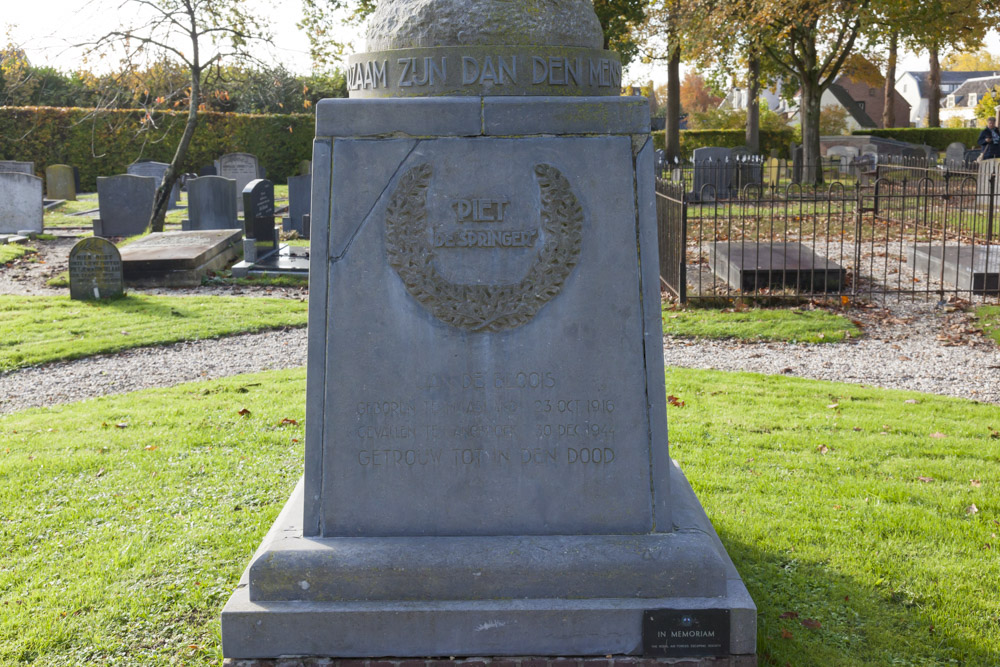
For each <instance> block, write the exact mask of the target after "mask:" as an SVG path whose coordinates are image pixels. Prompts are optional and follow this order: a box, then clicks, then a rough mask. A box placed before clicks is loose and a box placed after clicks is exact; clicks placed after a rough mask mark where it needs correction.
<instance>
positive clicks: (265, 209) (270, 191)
mask: <svg viewBox="0 0 1000 667" xmlns="http://www.w3.org/2000/svg"><path fill="white" fill-rule="evenodd" d="M243 234H244V235H245V236H246V237H247V238H248V239H253V240H254V246H255V247H256V249H257V258H258V259H262V258H264V257H265V256H267V255H268V254H269V253H272V252H274V251H275V250H277V249H278V242H277V237H276V235H275V228H274V183H272V182H271V181H268V180H266V179H263V178H258V179H256V180H253V181H250V182H249V183H248V184H247V185H246V187H245V188H243Z"/></svg>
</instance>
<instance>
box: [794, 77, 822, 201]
mask: <svg viewBox="0 0 1000 667" xmlns="http://www.w3.org/2000/svg"><path fill="white" fill-rule="evenodd" d="M818 78H819V77H818V75H817V77H816V79H818ZM801 84H802V102H801V106H800V107H799V120H800V122H801V126H802V183H803V184H804V185H813V184H821V183H822V182H823V169H822V165H821V164H820V155H819V150H820V149H819V112H820V100H821V98H822V96H823V91H822V89H820V85H819V81H817V80H815V79H812V78H810V77H808V76H804V77H802V80H801Z"/></svg>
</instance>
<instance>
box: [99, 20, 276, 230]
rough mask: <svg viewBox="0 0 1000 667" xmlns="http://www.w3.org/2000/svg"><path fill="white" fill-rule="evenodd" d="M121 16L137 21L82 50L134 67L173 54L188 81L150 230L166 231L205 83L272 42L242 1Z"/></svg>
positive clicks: (265, 30) (196, 121) (151, 216)
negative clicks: (230, 62) (228, 63)
mask: <svg viewBox="0 0 1000 667" xmlns="http://www.w3.org/2000/svg"><path fill="white" fill-rule="evenodd" d="M117 13H118V15H119V16H136V19H135V20H134V22H133V23H132V24H130V25H128V26H127V27H122V28H120V29H118V30H113V31H111V32H109V33H107V34H105V35H103V36H101V37H99V38H98V39H97V40H95V41H93V42H91V43H88V44H85V45H81V46H86V47H87V48H88V52H89V53H90V54H100V53H105V52H107V51H108V50H111V49H115V48H117V49H121V50H122V51H124V58H123V62H125V63H128V65H129V66H130V67H133V66H136V65H137V64H138V63H140V62H142V60H143V59H144V58H145V57H146V56H147V55H149V54H157V55H163V54H169V57H170V58H173V59H176V61H177V62H179V63H181V64H182V65H183V67H184V69H185V70H186V71H187V73H188V75H189V88H188V90H187V91H186V93H187V95H186V98H185V101H186V103H187V112H188V113H187V121H186V123H185V125H184V131H183V133H182V134H181V138H180V140H179V141H178V143H177V148H176V150H175V151H174V157H173V159H172V160H171V161H170V166H169V167H168V168H167V170H166V173H165V174H164V175H163V181H162V182H161V183H160V184H159V187H158V188H157V190H156V199H155V201H154V204H153V212H152V214H151V215H150V219H149V227H150V229H151V230H152V231H154V232H159V231H163V222H164V218H165V217H166V213H167V206H168V204H169V201H170V192H171V190H172V189H173V187H174V184H175V183H176V182H177V179H178V178H179V177H180V175H181V165H182V164H183V162H184V158H185V156H186V155H187V151H188V147H189V146H190V145H191V139H192V138H193V137H194V133H195V129H196V128H197V126H198V112H199V108H200V107H201V105H202V94H201V91H202V83H203V78H204V76H205V74H206V72H207V71H208V70H209V68H211V67H212V66H213V65H216V64H219V63H221V62H224V61H225V60H227V59H229V58H233V57H237V56H241V57H244V58H250V57H252V56H251V54H249V52H248V47H249V46H251V45H253V44H255V43H257V44H262V43H264V42H269V41H270V34H269V31H268V30H267V27H266V26H265V25H264V24H263V23H262V22H261V21H260V20H259V19H258V17H257V16H256V15H255V14H254V13H252V10H251V9H250V8H248V7H246V3H244V2H242V0H120V4H119V5H118V8H117Z"/></svg>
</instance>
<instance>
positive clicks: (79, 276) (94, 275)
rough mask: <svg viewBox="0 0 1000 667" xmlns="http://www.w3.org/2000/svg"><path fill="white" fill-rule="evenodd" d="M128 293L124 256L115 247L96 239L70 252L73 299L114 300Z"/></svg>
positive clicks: (85, 241) (86, 240)
mask: <svg viewBox="0 0 1000 667" xmlns="http://www.w3.org/2000/svg"><path fill="white" fill-rule="evenodd" d="M124 291H125V283H124V281H123V279H122V256H121V253H119V252H118V248H116V247H115V244H114V243H112V242H111V241H109V240H107V239H102V238H101V237H99V236H92V237H90V238H88V239H81V240H80V241H78V242H77V244H76V245H75V246H73V249H72V250H70V251H69V298H71V299H77V300H80V301H87V300H91V299H110V298H113V297H116V296H120V295H121V294H122V293H123V292H124Z"/></svg>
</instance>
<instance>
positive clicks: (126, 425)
mask: <svg viewBox="0 0 1000 667" xmlns="http://www.w3.org/2000/svg"><path fill="white" fill-rule="evenodd" d="M115 428H128V423H126V422H122V423H120V424H115Z"/></svg>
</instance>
